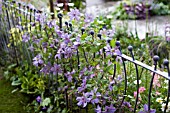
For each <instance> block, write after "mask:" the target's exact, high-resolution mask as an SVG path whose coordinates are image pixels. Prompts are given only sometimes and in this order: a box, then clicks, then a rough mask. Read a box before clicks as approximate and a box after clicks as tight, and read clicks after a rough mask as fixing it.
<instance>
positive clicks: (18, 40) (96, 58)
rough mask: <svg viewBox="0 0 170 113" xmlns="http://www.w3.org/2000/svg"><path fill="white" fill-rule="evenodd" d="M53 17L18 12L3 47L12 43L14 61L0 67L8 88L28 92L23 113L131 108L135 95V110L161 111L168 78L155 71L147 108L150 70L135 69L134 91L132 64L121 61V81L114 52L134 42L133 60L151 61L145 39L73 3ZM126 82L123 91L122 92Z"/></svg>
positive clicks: (116, 112)
mask: <svg viewBox="0 0 170 113" xmlns="http://www.w3.org/2000/svg"><path fill="white" fill-rule="evenodd" d="M9 13H11V12H9ZM5 14H6V13H5ZM16 16H17V15H16ZM57 16H58V18H56V19H53V20H51V19H50V16H48V15H47V14H46V13H44V12H42V13H36V15H35V21H30V22H29V21H28V20H26V18H25V17H24V16H20V15H19V18H22V22H19V23H18V25H17V26H16V27H14V28H12V29H10V36H11V37H10V43H9V44H8V46H9V48H10V47H11V48H12V47H16V50H17V53H16V54H15V55H14V56H15V57H16V58H14V59H15V60H16V62H15V63H13V64H9V65H8V66H6V68H4V77H5V78H6V79H7V80H10V81H11V85H12V86H14V87H15V88H16V89H15V90H13V92H15V91H20V92H22V93H25V94H28V95H29V96H30V98H31V99H30V101H31V102H30V103H29V104H28V105H27V106H25V110H26V111H27V112H30V111H34V112H35V113H39V112H40V113H42V112H48V113H56V112H57V113H66V112H69V113H76V112H77V113H84V112H87V113H94V112H96V113H131V112H134V109H133V108H134V107H135V102H136V101H135V100H136V98H137V99H138V100H139V101H138V104H136V105H137V106H136V108H137V110H136V112H138V113H147V112H150V113H156V112H162V111H164V109H165V103H166V91H167V85H168V81H167V80H165V79H163V78H162V77H160V76H159V75H155V77H154V82H153V89H152V100H151V108H152V109H151V110H150V111H148V105H147V101H148V100H147V98H148V97H147V96H146V95H148V90H149V83H150V79H151V78H152V73H151V72H150V71H147V70H144V69H143V68H140V67H139V68H138V69H139V72H140V75H139V79H140V80H139V85H140V87H139V90H138V91H137V89H136V84H137V81H136V71H135V67H134V65H133V64H132V63H130V62H125V63H126V71H127V75H128V76H127V81H126V80H125V79H124V68H123V66H122V65H123V62H122V59H121V58H120V57H119V56H118V55H120V54H121V52H122V53H126V54H127V55H130V52H129V51H128V50H127V49H126V48H127V46H129V45H133V46H134V48H133V50H134V54H135V59H139V60H140V61H142V62H145V63H147V64H150V65H154V63H153V62H152V59H151V57H150V51H149V46H148V44H147V43H145V42H147V41H143V43H141V42H142V41H141V40H140V39H139V38H138V37H134V36H133V35H129V34H128V33H127V31H126V30H122V29H123V28H119V27H117V26H111V25H109V24H108V23H110V20H107V19H106V20H103V18H102V17H97V18H94V17H93V15H92V14H89V13H86V14H81V13H80V11H79V10H78V9H76V8H74V9H72V10H71V12H68V13H67V14H66V15H63V14H61V13H58V15H57ZM101 18H102V19H101ZM24 20H25V21H24ZM107 22H108V23H107ZM122 32H123V33H122ZM166 39H168V38H166ZM117 40H119V41H120V44H121V46H120V45H119V44H118V42H117ZM166 41H167V42H169V40H166ZM116 42H117V43H116ZM120 47H121V48H122V51H121V50H120ZM115 66H116V68H117V70H116V73H115V71H114V68H115ZM114 73H115V74H114ZM126 83H127V84H128V87H127V90H128V92H127V94H126V95H124V91H125V90H124V88H125V84H126ZM137 92H138V93H139V97H137ZM123 100H124V101H123ZM169 110H170V107H169V104H168V109H167V112H169Z"/></svg>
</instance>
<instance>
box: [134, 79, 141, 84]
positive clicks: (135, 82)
mask: <svg viewBox="0 0 170 113" xmlns="http://www.w3.org/2000/svg"><path fill="white" fill-rule="evenodd" d="M141 82H142V81H141V80H139V84H141ZM133 83H134V84H137V80H135V81H134V82H133Z"/></svg>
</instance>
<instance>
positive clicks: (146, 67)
mask: <svg viewBox="0 0 170 113" xmlns="http://www.w3.org/2000/svg"><path fill="white" fill-rule="evenodd" d="M118 56H119V57H122V58H123V59H126V60H128V61H130V62H132V63H134V64H137V65H139V66H141V67H143V68H145V69H147V70H150V71H152V72H154V73H156V74H158V75H160V76H162V77H164V78H166V79H168V80H170V77H169V76H168V73H167V72H162V71H160V70H154V68H153V67H151V66H148V65H146V64H144V63H142V62H139V61H137V60H134V61H133V59H132V58H131V57H129V56H127V55H124V54H122V55H118Z"/></svg>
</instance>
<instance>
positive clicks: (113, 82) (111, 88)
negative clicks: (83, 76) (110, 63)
mask: <svg viewBox="0 0 170 113" xmlns="http://www.w3.org/2000/svg"><path fill="white" fill-rule="evenodd" d="M113 84H115V81H114V80H113V81H111V82H110V84H109V90H110V91H112V90H113Z"/></svg>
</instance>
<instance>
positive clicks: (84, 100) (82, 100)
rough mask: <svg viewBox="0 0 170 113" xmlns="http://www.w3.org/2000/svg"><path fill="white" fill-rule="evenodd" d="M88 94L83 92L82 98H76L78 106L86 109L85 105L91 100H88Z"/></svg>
mask: <svg viewBox="0 0 170 113" xmlns="http://www.w3.org/2000/svg"><path fill="white" fill-rule="evenodd" d="M89 95H90V94H89V93H84V92H83V96H82V97H77V98H76V100H77V101H79V102H78V103H77V105H78V106H83V108H84V107H86V106H87V103H88V102H90V100H91V98H89Z"/></svg>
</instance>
